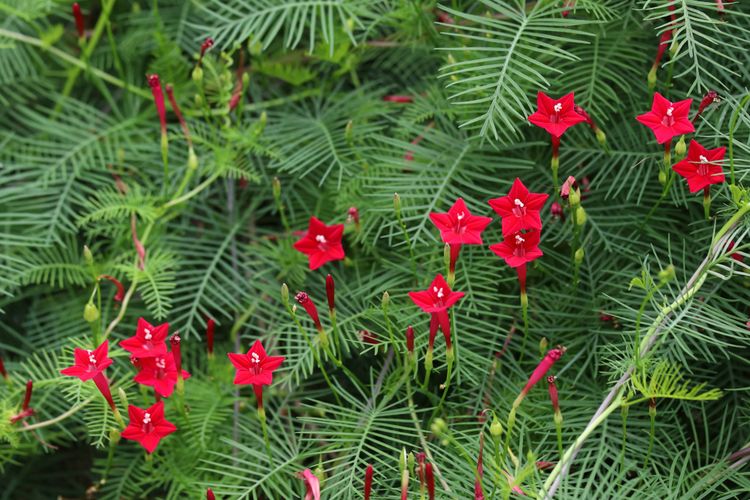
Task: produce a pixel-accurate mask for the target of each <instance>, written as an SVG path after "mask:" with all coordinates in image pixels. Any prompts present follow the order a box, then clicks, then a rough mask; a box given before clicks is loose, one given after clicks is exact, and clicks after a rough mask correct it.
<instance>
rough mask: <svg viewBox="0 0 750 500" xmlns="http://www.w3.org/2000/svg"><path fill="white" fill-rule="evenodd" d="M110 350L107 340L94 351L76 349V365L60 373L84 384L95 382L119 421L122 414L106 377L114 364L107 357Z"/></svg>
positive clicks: (74, 352) (74, 354) (74, 357)
mask: <svg viewBox="0 0 750 500" xmlns="http://www.w3.org/2000/svg"><path fill="white" fill-rule="evenodd" d="M108 350H109V341H107V340H105V341H104V342H102V344H101V345H100V346H99V347H97V348H96V349H94V350H93V351H90V350H87V349H79V348H77V347H76V348H75V349H74V350H73V360H74V362H75V364H74V365H73V366H70V367H68V368H65V369H63V370H60V373H62V374H63V375H68V376H70V377H77V378H79V379H81V381H83V382H86V381H87V380H93V381H94V384H96V387H97V389H99V392H101V393H102V396H104V399H106V400H107V403H109V407H110V408H112V412H113V413H114V414H115V418H117V419H118V420H119V419H120V412H119V411H118V410H117V406H115V402H114V400H113V399H112V393H111V392H110V390H109V380H107V377H106V376H105V375H104V370H106V369H107V367H108V366H109V365H111V364H112V360H111V359H110V358H109V356H108V355H107V352H108Z"/></svg>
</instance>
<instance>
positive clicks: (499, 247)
mask: <svg viewBox="0 0 750 500" xmlns="http://www.w3.org/2000/svg"><path fill="white" fill-rule="evenodd" d="M539 236H540V233H539V231H529V232H526V233H512V234H508V235H506V236H505V239H504V240H503V241H502V242H501V243H495V244H494V245H490V250H492V252H494V253H495V255H497V256H498V257H502V258H503V259H505V262H506V263H507V264H508V265H509V266H510V267H520V266H523V265H524V264H526V263H527V262H531V261H532V260H534V259H538V258H539V257H541V256H542V255H544V254H543V253H542V251H541V250H540V249H539Z"/></svg>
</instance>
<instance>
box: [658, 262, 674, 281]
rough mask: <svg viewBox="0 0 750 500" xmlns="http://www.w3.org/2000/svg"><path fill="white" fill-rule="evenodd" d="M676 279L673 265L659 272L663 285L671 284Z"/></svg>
mask: <svg viewBox="0 0 750 500" xmlns="http://www.w3.org/2000/svg"><path fill="white" fill-rule="evenodd" d="M674 277H675V270H674V266H673V265H672V264H670V265H668V266H667V267H665V268H664V269H662V270H661V271H659V281H660V282H662V283H669V282H670V281H672V280H673V279H674Z"/></svg>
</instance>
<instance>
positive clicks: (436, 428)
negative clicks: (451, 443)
mask: <svg viewBox="0 0 750 500" xmlns="http://www.w3.org/2000/svg"><path fill="white" fill-rule="evenodd" d="M430 430H431V431H432V433H433V434H435V436H437V437H440V436H441V435H442V434H444V433H445V431H447V430H448V424H447V423H446V422H445V420H443V419H442V418H436V419H435V420H433V421H432V425H430Z"/></svg>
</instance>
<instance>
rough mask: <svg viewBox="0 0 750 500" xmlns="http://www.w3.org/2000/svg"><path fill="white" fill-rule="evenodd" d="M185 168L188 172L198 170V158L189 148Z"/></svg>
mask: <svg viewBox="0 0 750 500" xmlns="http://www.w3.org/2000/svg"><path fill="white" fill-rule="evenodd" d="M187 166H188V168H189V169H190V170H195V169H197V168H198V156H197V155H196V154H195V151H193V148H190V149H189V150H188V162H187Z"/></svg>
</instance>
